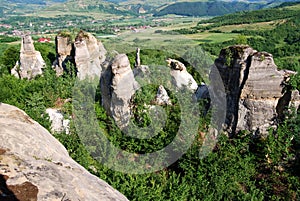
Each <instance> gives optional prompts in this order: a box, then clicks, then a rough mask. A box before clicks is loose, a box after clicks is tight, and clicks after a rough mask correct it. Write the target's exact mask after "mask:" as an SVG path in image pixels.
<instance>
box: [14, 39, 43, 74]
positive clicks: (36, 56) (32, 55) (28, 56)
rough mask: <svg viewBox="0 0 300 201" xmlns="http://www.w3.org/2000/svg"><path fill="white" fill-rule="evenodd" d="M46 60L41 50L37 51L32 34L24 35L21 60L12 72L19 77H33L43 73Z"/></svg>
mask: <svg viewBox="0 0 300 201" xmlns="http://www.w3.org/2000/svg"><path fill="white" fill-rule="evenodd" d="M44 67H45V61H44V59H43V58H42V56H41V53H40V52H39V51H36V50H35V48H34V45H33V40H32V38H31V36H30V35H25V36H23V37H22V42H21V50H20V60H19V61H18V62H17V64H16V66H15V67H14V68H13V69H12V70H11V74H13V75H14V76H16V77H18V78H21V79H23V78H27V79H29V80H30V79H32V78H34V77H35V76H37V75H41V74H43V70H42V69H43V68H44Z"/></svg>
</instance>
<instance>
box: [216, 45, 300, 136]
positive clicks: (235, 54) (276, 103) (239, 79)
mask: <svg viewBox="0 0 300 201" xmlns="http://www.w3.org/2000/svg"><path fill="white" fill-rule="evenodd" d="M215 66H216V67H217V69H218V71H219V73H220V76H221V78H222V80H223V83H224V87H225V92H226V100H227V107H226V110H227V111H226V120H225V130H227V131H228V132H229V133H230V134H234V133H236V132H237V131H240V130H249V131H252V132H253V133H254V134H257V135H260V134H266V133H267V129H268V128H269V127H270V126H272V125H274V123H275V121H276V120H277V118H278V117H279V113H281V112H282V111H279V109H278V108H282V109H283V108H286V107H287V106H288V105H289V103H290V101H293V100H292V99H290V101H289V100H288V101H280V100H282V98H283V97H284V96H286V95H285V94H286V93H291V92H285V94H283V92H284V87H285V81H286V79H287V78H288V77H289V74H290V73H291V72H288V71H278V70H277V66H276V65H275V63H274V60H273V57H272V55H271V54H269V53H266V52H257V51H256V50H254V49H252V48H251V47H249V46H245V45H239V46H231V47H227V48H224V49H222V50H221V52H220V55H219V58H217V59H216V61H215ZM294 99H297V97H294ZM276 108H277V109H276Z"/></svg>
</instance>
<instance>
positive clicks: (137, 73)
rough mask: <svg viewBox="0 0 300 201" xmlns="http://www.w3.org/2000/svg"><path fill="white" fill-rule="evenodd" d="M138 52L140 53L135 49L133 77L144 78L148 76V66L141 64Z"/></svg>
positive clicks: (138, 49)
mask: <svg viewBox="0 0 300 201" xmlns="http://www.w3.org/2000/svg"><path fill="white" fill-rule="evenodd" d="M140 51H141V50H140V48H137V49H136V55H135V64H134V69H133V74H134V77H140V78H144V77H145V76H147V75H149V74H150V70H149V67H148V66H145V65H142V64H141V58H140Z"/></svg>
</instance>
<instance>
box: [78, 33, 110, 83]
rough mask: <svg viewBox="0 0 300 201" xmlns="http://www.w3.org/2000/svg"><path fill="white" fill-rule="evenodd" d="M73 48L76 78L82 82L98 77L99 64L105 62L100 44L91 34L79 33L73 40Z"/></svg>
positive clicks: (104, 51) (103, 51)
mask: <svg viewBox="0 0 300 201" xmlns="http://www.w3.org/2000/svg"><path fill="white" fill-rule="evenodd" d="M74 46H75V62H76V67H77V71H78V72H77V76H78V78H79V79H80V80H83V79H85V78H90V79H93V78H98V77H100V75H101V64H102V63H103V62H104V61H105V54H106V50H105V48H104V46H103V45H102V43H101V42H99V41H97V39H96V38H95V37H94V36H93V35H92V34H90V33H86V32H83V31H81V32H79V33H78V35H77V37H76V39H75V44H74Z"/></svg>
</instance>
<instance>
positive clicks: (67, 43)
mask: <svg viewBox="0 0 300 201" xmlns="http://www.w3.org/2000/svg"><path fill="white" fill-rule="evenodd" d="M55 46H56V55H57V57H56V60H55V61H54V63H53V68H54V70H55V72H56V75H57V76H60V75H62V74H63V72H64V70H67V66H66V65H67V63H68V62H71V63H73V64H74V63H75V61H74V55H75V52H74V45H73V43H72V39H71V35H70V34H68V33H65V34H63V33H60V34H58V35H57V36H56V37H55Z"/></svg>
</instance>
